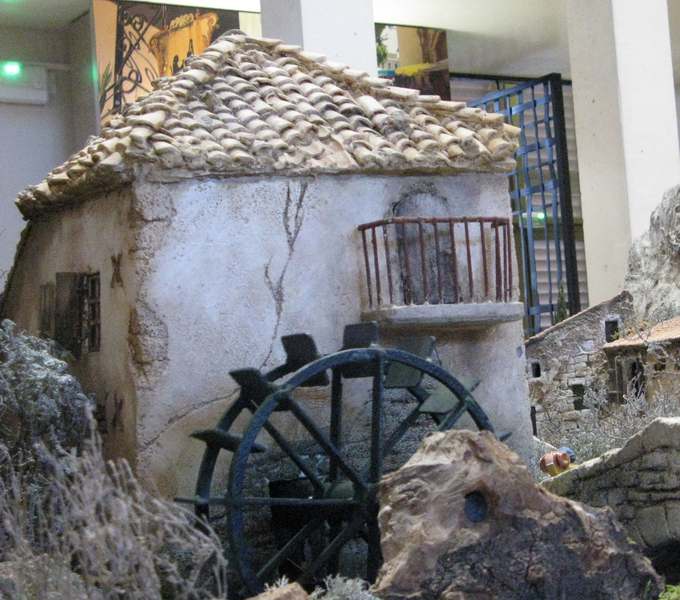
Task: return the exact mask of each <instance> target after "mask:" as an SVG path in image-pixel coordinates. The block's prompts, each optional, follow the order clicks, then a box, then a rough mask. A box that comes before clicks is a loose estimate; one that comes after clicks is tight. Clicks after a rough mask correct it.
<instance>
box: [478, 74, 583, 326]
mask: <svg viewBox="0 0 680 600" xmlns="http://www.w3.org/2000/svg"><path fill="white" fill-rule="evenodd" d="M469 104H470V106H479V107H482V108H484V109H485V110H488V111H493V112H497V113H501V114H503V115H505V118H506V122H507V123H510V124H512V125H515V126H516V127H519V128H520V130H521V133H520V147H519V149H518V151H517V168H516V169H515V170H514V171H513V172H512V173H511V174H510V197H511V199H512V211H513V221H514V228H515V241H516V245H517V247H518V254H519V258H520V260H521V265H520V275H521V293H522V298H523V300H524V305H525V330H526V333H527V334H528V335H533V334H535V333H538V332H539V331H540V330H541V329H542V328H543V327H545V326H546V325H547V324H553V323H556V322H558V321H560V320H561V319H563V318H564V317H565V316H567V315H569V314H575V313H577V312H578V311H579V310H580V299H579V282H578V271H577V264H576V247H575V242H574V222H573V215H572V206H571V190H570V183H569V158H568V154H567V140H566V132H565V122H564V101H563V97H562V78H561V76H560V75H559V74H550V75H546V76H545V77H541V78H540V79H533V80H529V81H526V82H523V83H520V84H519V85H513V86H512V87H508V88H505V89H501V90H499V91H497V92H492V93H489V94H487V95H485V96H483V97H482V98H479V99H478V100H475V101H472V102H470V103H469ZM539 254H540V256H541V260H542V261H545V262H546V265H542V268H541V271H542V273H543V276H545V274H547V286H544V288H545V289H543V290H539V276H538V269H537V256H538V255H539Z"/></svg>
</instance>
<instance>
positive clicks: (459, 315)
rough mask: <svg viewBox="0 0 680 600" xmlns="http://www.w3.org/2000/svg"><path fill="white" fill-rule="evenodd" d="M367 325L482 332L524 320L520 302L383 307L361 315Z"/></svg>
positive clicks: (522, 305)
mask: <svg viewBox="0 0 680 600" xmlns="http://www.w3.org/2000/svg"><path fill="white" fill-rule="evenodd" d="M361 316H362V319H363V320H364V321H378V322H379V323H380V325H381V326H383V327H388V328H390V327H391V328H415V327H419V328H439V327H445V328H447V329H480V328H485V327H493V326H494V325H498V324H500V323H509V322H512V321H520V320H521V319H522V318H523V317H524V304H522V303H521V302H482V303H469V304H463V303H461V304H411V305H408V306H382V307H380V308H375V309H369V310H366V311H364V312H363V313H362V315H361Z"/></svg>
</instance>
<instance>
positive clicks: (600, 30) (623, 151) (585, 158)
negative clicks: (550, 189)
mask: <svg viewBox="0 0 680 600" xmlns="http://www.w3.org/2000/svg"><path fill="white" fill-rule="evenodd" d="M567 5H568V7H569V8H568V27H569V57H570V64H571V77H572V81H573V86H574V87H573V91H574V112H575V118H576V140H577V146H578V155H579V179H580V186H581V202H582V211H583V230H584V238H585V249H586V262H587V269H588V291H589V295H590V302H591V304H594V303H596V302H599V301H601V300H605V299H607V298H610V297H611V296H613V295H615V294H616V293H618V292H619V291H620V290H621V288H622V286H623V280H624V277H625V273H626V267H627V261H628V249H629V247H630V244H631V241H632V239H634V238H635V237H637V236H638V235H640V234H641V233H643V232H644V231H645V230H646V229H647V227H648V226H649V216H650V214H651V212H652V210H653V209H654V207H655V206H656V205H657V204H658V203H659V202H660V201H661V196H662V194H663V192H664V191H665V190H666V189H667V188H669V187H671V186H672V185H675V184H677V183H680V149H679V147H678V128H677V114H676V108H675V90H674V87H673V71H672V63H671V47H670V32H669V27H668V6H667V2H666V0H645V1H644V2H638V1H637V0H569V2H568V3H567Z"/></svg>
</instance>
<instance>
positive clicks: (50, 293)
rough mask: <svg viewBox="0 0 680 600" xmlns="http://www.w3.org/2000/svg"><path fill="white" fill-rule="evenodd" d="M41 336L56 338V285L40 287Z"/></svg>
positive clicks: (47, 284)
mask: <svg viewBox="0 0 680 600" xmlns="http://www.w3.org/2000/svg"><path fill="white" fill-rule="evenodd" d="M40 335H44V336H46V337H50V338H53V337H54V284H53V283H46V284H44V285H41V286H40Z"/></svg>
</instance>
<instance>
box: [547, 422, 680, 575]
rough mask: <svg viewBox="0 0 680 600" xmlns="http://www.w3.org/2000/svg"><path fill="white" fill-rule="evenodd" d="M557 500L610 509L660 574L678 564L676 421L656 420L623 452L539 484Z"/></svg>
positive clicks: (679, 440)
mask: <svg viewBox="0 0 680 600" xmlns="http://www.w3.org/2000/svg"><path fill="white" fill-rule="evenodd" d="M543 485H544V486H545V487H546V488H547V489H548V490H549V491H551V492H553V493H555V494H558V495H560V496H566V497H568V498H572V499H574V500H579V501H581V502H583V503H585V504H590V505H591V506H596V507H601V506H609V507H611V508H612V509H613V510H614V512H615V513H616V515H617V517H618V518H619V520H620V521H621V523H622V524H623V525H624V527H625V528H626V530H627V532H628V534H629V536H630V537H632V538H633V539H634V540H635V541H636V542H638V543H639V544H641V545H642V546H643V548H644V550H645V552H646V554H647V555H648V556H650V558H652V559H653V562H654V564H655V566H656V567H657V569H658V570H659V571H660V572H664V573H666V574H672V573H673V572H675V573H676V575H675V579H677V578H678V575H677V573H678V569H677V567H678V566H680V561H679V560H678V557H679V556H680V553H679V552H678V551H679V550H680V418H658V419H655V420H654V421H652V423H650V424H649V425H648V426H647V427H646V428H645V429H643V430H642V431H641V432H639V433H638V434H636V435H635V436H633V437H632V438H630V439H629V440H628V442H626V444H625V445H624V446H623V448H620V449H615V450H611V451H610V452H607V453H605V454H603V455H602V456H600V457H598V458H595V459H593V460H589V461H587V462H585V463H583V464H581V465H576V466H575V467H573V468H572V469H570V470H569V471H566V472H565V473H562V474H561V475H558V476H557V477H554V478H553V479H550V480H547V481H545V482H544V484H543Z"/></svg>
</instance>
